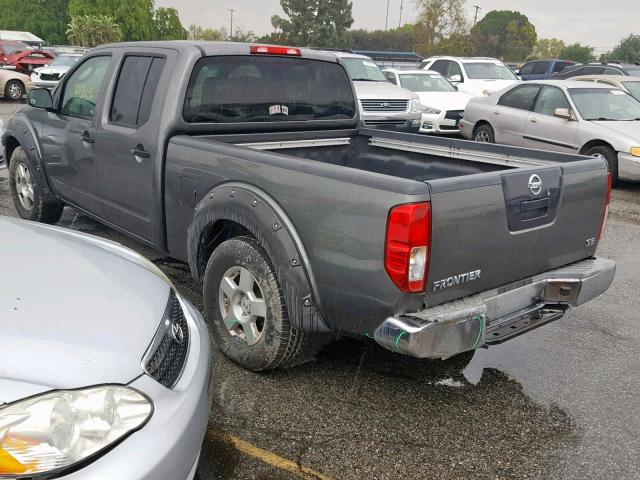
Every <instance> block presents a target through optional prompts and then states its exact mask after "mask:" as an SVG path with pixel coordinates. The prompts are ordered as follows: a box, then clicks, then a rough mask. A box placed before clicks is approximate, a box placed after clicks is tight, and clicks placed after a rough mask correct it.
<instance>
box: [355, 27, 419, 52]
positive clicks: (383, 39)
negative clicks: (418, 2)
mask: <svg viewBox="0 0 640 480" xmlns="http://www.w3.org/2000/svg"><path fill="white" fill-rule="evenodd" d="M345 46H346V47H348V48H352V49H354V50H386V51H395V52H411V51H413V25H411V24H406V25H404V26H403V27H401V28H393V29H389V30H386V31H385V30H374V31H368V30H361V29H358V30H349V31H348V32H347V33H346V37H345Z"/></svg>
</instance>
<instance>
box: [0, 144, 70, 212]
mask: <svg viewBox="0 0 640 480" xmlns="http://www.w3.org/2000/svg"><path fill="white" fill-rule="evenodd" d="M9 188H10V189H11V197H12V198H13V204H14V205H15V207H16V210H17V211H18V214H19V215H20V217H22V218H24V219H25V220H31V221H34V222H42V223H49V224H53V223H56V222H57V221H58V220H60V217H61V216H62V210H63V208H64V206H63V205H62V204H61V203H59V202H57V201H55V200H52V199H51V198H48V197H49V195H46V194H45V192H44V191H43V186H42V184H41V182H40V176H39V175H37V173H36V169H35V167H34V165H33V162H31V160H30V159H29V157H27V154H26V153H25V151H24V149H23V148H22V147H18V148H16V149H15V150H14V151H13V154H12V155H11V158H10V160H9Z"/></svg>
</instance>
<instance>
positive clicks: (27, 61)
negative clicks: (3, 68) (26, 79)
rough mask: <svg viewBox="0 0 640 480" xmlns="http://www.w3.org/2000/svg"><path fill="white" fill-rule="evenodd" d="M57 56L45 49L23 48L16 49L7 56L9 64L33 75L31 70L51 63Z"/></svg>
mask: <svg viewBox="0 0 640 480" xmlns="http://www.w3.org/2000/svg"><path fill="white" fill-rule="evenodd" d="M54 58H55V56H54V55H53V54H52V53H50V52H45V51H43V50H34V49H29V50H22V51H16V52H13V53H12V54H10V55H9V56H8V57H7V65H9V66H11V67H13V68H15V70H16V71H17V72H20V73H23V74H25V75H31V72H32V71H33V70H34V69H35V68H38V67H42V66H44V65H48V64H50V63H51V62H52V61H53V59H54Z"/></svg>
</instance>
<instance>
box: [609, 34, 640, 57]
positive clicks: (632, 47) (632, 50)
mask: <svg viewBox="0 0 640 480" xmlns="http://www.w3.org/2000/svg"><path fill="white" fill-rule="evenodd" d="M607 58H609V59H613V60H621V61H626V62H637V61H640V35H633V34H631V35H629V36H628V37H626V38H623V39H622V40H620V43H619V44H618V45H616V47H615V48H614V49H613V50H612V51H611V52H609V53H607V54H606V55H603V60H606V59H607Z"/></svg>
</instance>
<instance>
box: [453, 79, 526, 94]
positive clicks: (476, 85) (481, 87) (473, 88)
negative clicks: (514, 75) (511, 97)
mask: <svg viewBox="0 0 640 480" xmlns="http://www.w3.org/2000/svg"><path fill="white" fill-rule="evenodd" d="M518 82H520V80H468V81H466V82H464V83H459V84H457V85H458V89H459V90H460V91H461V92H466V93H468V94H470V95H474V96H477V97H479V96H482V95H484V94H483V92H484V91H485V90H488V91H489V92H499V91H500V90H502V89H503V88H507V87H510V86H511V85H513V84H515V83H518Z"/></svg>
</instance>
